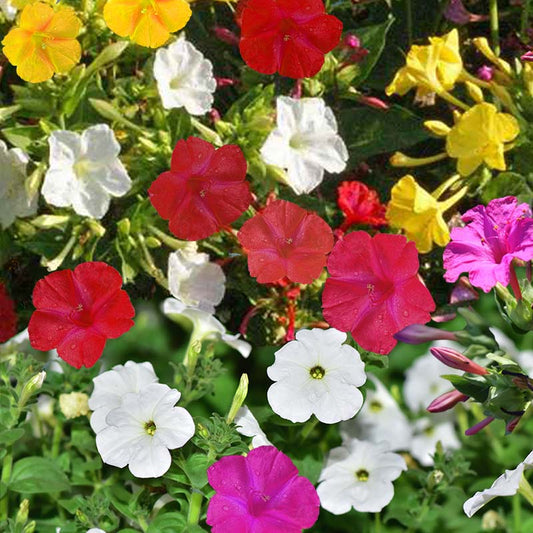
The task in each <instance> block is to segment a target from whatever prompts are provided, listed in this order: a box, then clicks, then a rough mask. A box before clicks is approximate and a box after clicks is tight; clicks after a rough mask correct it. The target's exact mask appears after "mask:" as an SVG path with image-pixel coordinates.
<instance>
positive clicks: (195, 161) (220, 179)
mask: <svg viewBox="0 0 533 533" xmlns="http://www.w3.org/2000/svg"><path fill="white" fill-rule="evenodd" d="M246 169H247V165H246V159H245V158H244V155H243V153H242V151H241V149H240V148H239V147H238V146H236V145H234V144H229V145H227V146H222V147H221V148H219V149H218V150H215V148H214V146H213V145H212V144H210V143H208V142H206V141H203V140H202V139H198V138H197V137H189V138H188V139H187V140H181V141H178V143H177V144H176V147H175V148H174V152H173V154H172V161H171V163H170V170H169V171H168V172H163V174H161V175H160V176H159V177H158V178H157V179H156V180H155V181H154V182H153V183H152V185H151V186H150V189H148V194H149V195H150V201H151V202H152V205H153V206H154V207H155V208H156V210H157V212H158V213H159V215H160V216H161V217H162V218H164V219H165V220H169V221H170V222H169V229H170V231H171V232H172V233H173V234H174V235H176V237H178V238H179V239H186V240H188V241H197V240H199V239H205V238H206V237H209V236H210V235H213V233H216V232H217V231H219V230H220V229H221V228H222V227H224V226H225V225H228V224H231V223H232V222H234V221H235V220H237V219H238V218H239V217H240V216H241V215H242V214H243V212H244V211H245V210H246V209H247V208H248V206H249V205H250V202H251V201H252V195H251V193H250V187H249V185H248V183H247V182H246V181H245V179H246Z"/></svg>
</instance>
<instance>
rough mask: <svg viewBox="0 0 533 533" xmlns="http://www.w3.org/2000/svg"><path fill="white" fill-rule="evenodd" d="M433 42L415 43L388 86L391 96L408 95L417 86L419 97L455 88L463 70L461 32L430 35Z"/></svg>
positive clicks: (388, 93)
mask: <svg viewBox="0 0 533 533" xmlns="http://www.w3.org/2000/svg"><path fill="white" fill-rule="evenodd" d="M429 43H430V44H429V45H426V46H417V45H414V46H411V49H410V50H409V52H408V53H407V58H406V64H405V67H402V68H401V69H400V70H399V71H398V72H397V73H396V76H395V77H394V79H393V80H392V83H391V84H390V85H389V86H388V87H387V88H386V90H385V92H386V93H387V95H388V96H390V95H391V94H394V93H397V94H399V95H402V96H403V95H404V94H405V93H407V92H408V91H410V90H411V89H413V88H414V87H416V89H417V91H416V97H417V99H419V98H424V97H425V96H427V95H428V94H429V93H437V94H439V93H442V92H445V91H449V90H451V89H453V87H454V85H455V82H456V81H457V79H458V78H459V75H460V74H461V71H462V70H463V60H462V59H461V55H460V53H459V33H458V32H457V30H456V29H453V30H452V31H451V32H449V33H447V34H446V35H443V36H442V37H430V38H429Z"/></svg>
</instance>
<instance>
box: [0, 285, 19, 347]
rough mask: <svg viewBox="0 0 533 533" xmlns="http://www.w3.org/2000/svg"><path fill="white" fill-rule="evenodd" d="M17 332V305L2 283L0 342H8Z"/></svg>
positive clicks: (0, 294)
mask: <svg viewBox="0 0 533 533" xmlns="http://www.w3.org/2000/svg"><path fill="white" fill-rule="evenodd" d="M16 333H17V315H16V313H15V305H14V304H13V300H12V299H11V298H10V297H9V294H8V293H7V290H6V287H5V285H4V284H3V283H0V342H6V341H7V340H9V339H10V338H11V337H13V336H14V335H15V334H16Z"/></svg>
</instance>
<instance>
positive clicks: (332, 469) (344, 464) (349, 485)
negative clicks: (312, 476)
mask: <svg viewBox="0 0 533 533" xmlns="http://www.w3.org/2000/svg"><path fill="white" fill-rule="evenodd" d="M403 470H407V465H406V464H405V460H404V459H403V457H402V456H401V455H398V454H397V453H392V452H391V451H389V445H388V443H386V442H382V443H379V444H375V443H372V442H365V441H361V440H357V439H352V440H350V441H348V442H346V443H345V444H344V445H343V446H340V447H338V448H333V449H332V450H331V451H330V452H329V455H328V459H327V461H326V466H325V467H324V469H323V470H322V472H321V474H320V478H319V480H318V481H319V483H320V484H319V485H318V488H317V492H318V497H319V498H320V505H321V506H322V507H323V508H324V509H326V511H329V512H330V513H333V514H336V515H339V514H344V513H347V512H349V511H350V509H351V508H352V507H353V508H354V509H355V510H356V511H359V512H364V513H378V512H379V511H381V509H383V507H385V506H386V505H388V504H389V503H390V501H391V500H392V498H393V496H394V486H393V484H392V482H393V481H394V480H395V479H396V478H398V477H399V476H400V474H401V473H402V471H403Z"/></svg>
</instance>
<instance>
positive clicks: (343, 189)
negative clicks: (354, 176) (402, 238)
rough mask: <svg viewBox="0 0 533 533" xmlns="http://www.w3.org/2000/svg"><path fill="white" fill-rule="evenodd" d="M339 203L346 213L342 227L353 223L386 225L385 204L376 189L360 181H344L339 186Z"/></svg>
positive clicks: (345, 227) (347, 226)
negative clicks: (380, 199)
mask: <svg viewBox="0 0 533 533" xmlns="http://www.w3.org/2000/svg"><path fill="white" fill-rule="evenodd" d="M337 195H338V196H337V205H338V206H339V209H340V210H341V211H342V212H343V214H344V222H343V223H342V226H341V228H342V229H347V228H349V227H350V226H352V225H353V224H367V225H369V226H385V225H386V224H387V220H386V219H385V206H384V205H383V204H382V203H381V202H380V201H379V196H378V193H377V191H376V190H375V189H372V188H371V187H367V186H366V185H365V184H364V183H362V182H360V181H343V182H342V183H341V184H340V185H339V186H338V187H337Z"/></svg>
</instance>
